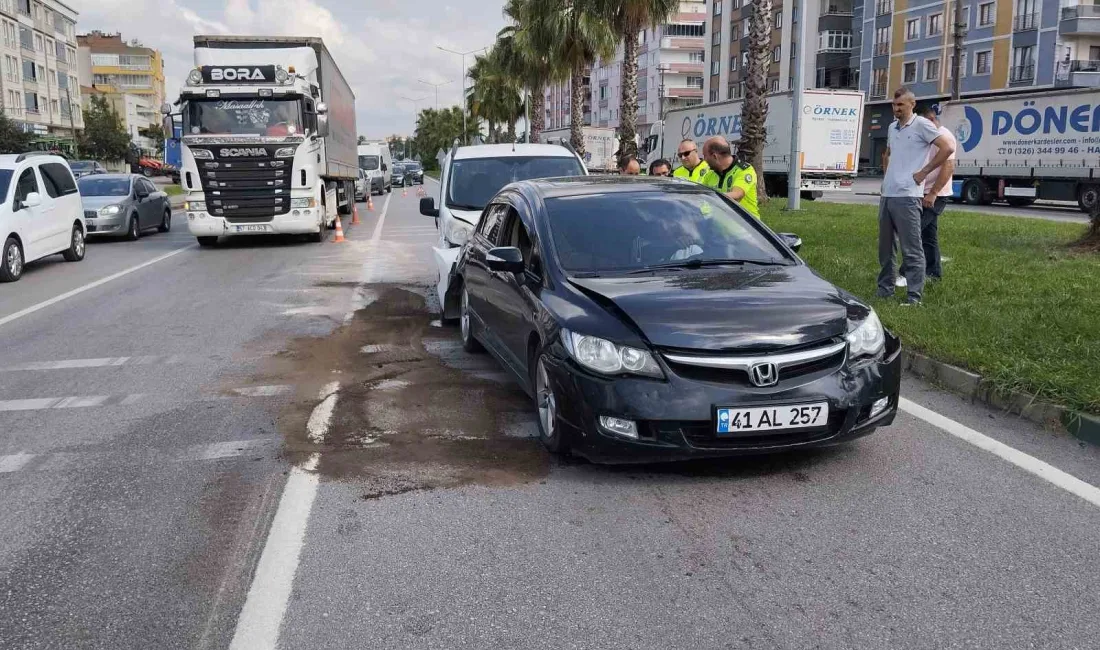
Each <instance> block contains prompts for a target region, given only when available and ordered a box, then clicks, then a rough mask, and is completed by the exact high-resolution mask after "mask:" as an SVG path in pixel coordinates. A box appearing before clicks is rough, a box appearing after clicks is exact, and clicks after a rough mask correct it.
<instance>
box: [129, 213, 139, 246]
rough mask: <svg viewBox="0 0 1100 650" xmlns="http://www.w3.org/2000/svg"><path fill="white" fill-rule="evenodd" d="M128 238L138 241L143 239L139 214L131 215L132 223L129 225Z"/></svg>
mask: <svg viewBox="0 0 1100 650" xmlns="http://www.w3.org/2000/svg"><path fill="white" fill-rule="evenodd" d="M127 228H128V229H127V231H126V239H129V240H130V241H137V240H139V239H141V224H140V223H138V218H137V215H136V214H135V215H133V216H131V217H130V225H129V226H128V227H127Z"/></svg>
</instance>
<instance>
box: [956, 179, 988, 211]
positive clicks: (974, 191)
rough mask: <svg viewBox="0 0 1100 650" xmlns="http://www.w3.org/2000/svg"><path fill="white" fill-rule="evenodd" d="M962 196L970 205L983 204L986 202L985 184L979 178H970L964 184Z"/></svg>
mask: <svg viewBox="0 0 1100 650" xmlns="http://www.w3.org/2000/svg"><path fill="white" fill-rule="evenodd" d="M962 196H963V200H964V201H966V202H967V203H969V204H970V205H982V204H983V203H985V186H983V185H982V182H981V181H979V180H975V179H970V180H968V181H966V184H965V185H963V189H962Z"/></svg>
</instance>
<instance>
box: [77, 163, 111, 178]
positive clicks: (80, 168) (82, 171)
mask: <svg viewBox="0 0 1100 650" xmlns="http://www.w3.org/2000/svg"><path fill="white" fill-rule="evenodd" d="M69 169H71V170H72V171H73V176H75V177H77V178H80V177H81V176H87V175H88V174H106V173H107V168H106V167H104V166H103V165H101V164H99V163H98V162H96V161H94V160H70V161H69Z"/></svg>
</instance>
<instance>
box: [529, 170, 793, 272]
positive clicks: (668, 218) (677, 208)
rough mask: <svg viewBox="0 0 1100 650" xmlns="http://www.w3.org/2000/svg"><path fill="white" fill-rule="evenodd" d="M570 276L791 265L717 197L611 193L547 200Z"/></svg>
mask: <svg viewBox="0 0 1100 650" xmlns="http://www.w3.org/2000/svg"><path fill="white" fill-rule="evenodd" d="M546 211H547V215H548V218H549V224H550V231H551V232H552V234H553V240H554V247H555V249H556V250H557V254H558V259H559V261H560V263H561V265H562V268H563V269H564V270H565V272H566V273H569V274H575V273H601V272H610V273H618V272H630V271H640V270H644V269H648V268H652V267H659V266H662V265H676V266H678V265H683V266H685V267H689V268H690V267H691V266H694V265H705V264H707V263H712V264H713V263H723V262H728V263H730V264H736V263H754V264H788V263H790V260H789V259H788V258H787V257H786V256H785V255H784V253H783V252H782V251H781V250H780V249H778V248H777V247H776V246H775V245H773V244H772V243H771V242H770V241H769V240H768V238H767V237H766V236H765V235H764V234H763V233H761V232H760V230H758V228H757V227H756V226H755V225H754V224H753V223H751V222H750V220H751V219H752V217H746V216H743V215H742V214H741V213H740V212H738V211H737V210H735V209H734V208H732V207H730V206H729V205H728V204H726V203H725V202H724V201H723V200H722V199H721V198H720V197H718V196H717V195H712V194H709V193H701V192H669V191H663V192H661V191H652V190H646V191H638V192H611V193H601V194H590V195H583V196H570V197H556V198H549V199H547V200H546Z"/></svg>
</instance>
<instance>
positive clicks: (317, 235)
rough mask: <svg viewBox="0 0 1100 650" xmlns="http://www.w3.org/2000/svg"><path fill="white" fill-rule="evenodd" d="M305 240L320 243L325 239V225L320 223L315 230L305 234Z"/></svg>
mask: <svg viewBox="0 0 1100 650" xmlns="http://www.w3.org/2000/svg"><path fill="white" fill-rule="evenodd" d="M306 241H309V242H313V243H314V244H320V243H321V242H323V241H325V227H324V226H323V225H322V226H321V227H319V228H317V232H311V233H309V234H308V235H306Z"/></svg>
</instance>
